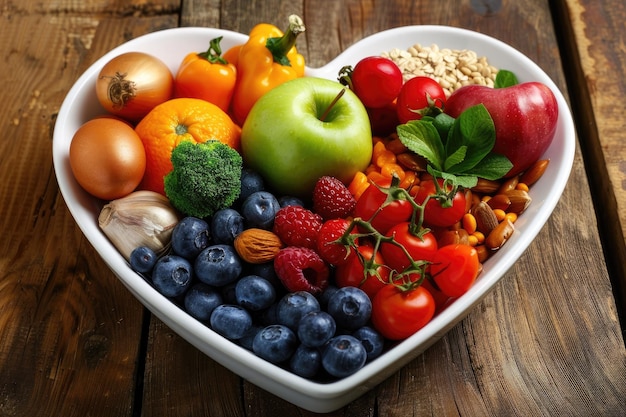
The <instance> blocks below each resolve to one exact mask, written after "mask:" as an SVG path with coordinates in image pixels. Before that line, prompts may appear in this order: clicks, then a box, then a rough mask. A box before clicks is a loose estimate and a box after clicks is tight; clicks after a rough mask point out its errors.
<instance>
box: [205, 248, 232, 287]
mask: <svg viewBox="0 0 626 417" xmlns="http://www.w3.org/2000/svg"><path fill="white" fill-rule="evenodd" d="M242 269H243V266H242V262H241V259H240V258H239V255H237V252H235V248H233V247H232V246H230V245H211V246H209V247H208V248H206V249H204V250H203V251H202V252H200V254H199V255H198V257H197V258H196V261H195V263H194V270H195V273H196V276H197V277H198V279H199V280H200V281H202V282H204V283H205V284H209V285H213V286H215V287H221V286H223V285H226V284H229V283H231V282H234V281H235V280H237V278H239V275H240V274H241V271H242Z"/></svg>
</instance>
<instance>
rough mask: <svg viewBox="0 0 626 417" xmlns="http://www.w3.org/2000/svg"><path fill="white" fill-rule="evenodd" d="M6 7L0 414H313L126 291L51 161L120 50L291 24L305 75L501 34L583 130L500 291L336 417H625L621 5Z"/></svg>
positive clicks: (22, 1)
mask: <svg viewBox="0 0 626 417" xmlns="http://www.w3.org/2000/svg"><path fill="white" fill-rule="evenodd" d="M0 4H1V7H0V17H1V19H2V21H1V23H0V57H1V58H2V62H3V64H2V66H1V68H0V74H1V77H0V80H1V85H2V89H1V93H0V94H1V97H2V100H0V106H1V111H0V126H2V133H3V134H2V138H1V139H0V177H1V178H2V182H1V183H0V195H1V196H2V198H1V203H0V204H1V205H0V213H2V216H1V218H0V222H1V225H2V228H1V230H2V231H3V234H4V236H5V237H4V239H3V241H2V242H3V243H2V244H1V245H0V271H2V272H1V273H0V416H164V415H167V416H179V415H180V416H200V415H203V416H243V415H246V416H262V415H263V416H264V415H272V416H276V415H283V416H291V415H312V413H310V412H307V411H306V410H301V409H298V408H297V407H295V406H293V405H291V404H290V403H288V402H286V401H283V400H281V399H279V398H277V397H274V396H273V395H271V394H268V393H267V392H266V391H264V390H263V389H262V388H259V387H257V386H254V385H252V384H250V383H249V382H246V381H245V380H242V379H241V378H240V377H238V376H237V375H235V374H233V373H231V372H229V371H228V370H226V369H225V368H223V367H222V366H221V365H219V364H217V363H215V362H214V361H212V360H211V359H209V358H207V357H206V356H204V355H203V354H201V353H199V352H198V351H197V350H196V349H195V348H193V347H191V346H190V345H189V344H188V343H187V342H185V341H184V340H182V339H181V338H180V337H179V336H177V335H176V334H175V333H174V332H172V331H171V330H170V329H169V328H167V327H166V326H164V325H163V324H162V323H161V322H160V321H159V320H157V319H155V318H154V317H152V316H151V314H149V313H148V312H147V311H146V310H145V309H144V308H143V307H142V305H141V304H140V303H139V302H138V301H137V300H136V299H134V298H133V296H132V295H131V294H130V293H129V292H128V291H127V290H126V289H125V288H124V287H123V286H122V285H121V284H120V283H119V282H118V281H117V279H116V278H115V277H114V276H113V275H112V273H110V271H109V270H108V269H107V268H106V267H105V265H104V263H103V262H102V261H101V260H100V259H99V258H98V256H97V255H96V252H95V251H94V249H93V248H92V247H90V245H89V244H88V243H87V241H86V240H85V239H84V237H83V236H82V234H81V232H80V230H79V229H78V227H77V226H76V224H75V223H74V221H73V219H72V217H71V216H70V214H69V212H68V210H67V208H66V206H65V203H64V201H63V198H62V196H61V195H60V193H59V190H58V187H57V183H56V181H55V176H54V171H53V166H52V152H51V140H52V129H53V126H54V123H55V117H56V114H57V112H58V110H59V106H60V104H61V102H62V101H63V98H64V96H65V94H66V93H67V91H68V89H69V88H70V86H71V85H72V83H73V82H74V81H75V80H76V79H77V77H78V76H79V75H80V74H81V73H82V71H84V70H85V69H86V68H87V67H88V66H89V65H90V64H91V63H92V62H94V61H95V60H96V59H97V58H98V57H100V56H101V55H102V54H104V53H105V52H106V51H107V50H109V49H111V48H112V47H114V46H116V45H118V44H120V43H122V42H124V41H126V40H129V39H131V38H133V37H136V36H138V35H141V34H144V33H148V32H153V31H156V30H160V29H164V28H170V27H176V26H213V27H221V28H226V29H232V30H235V31H239V32H244V33H246V32H248V31H249V30H250V28H251V27H252V26H253V25H254V24H256V23H259V22H263V21H265V22H270V23H274V24H278V25H280V24H282V22H285V21H286V17H287V15H289V14H291V13H296V14H299V15H300V16H303V17H304V20H305V23H306V25H307V32H306V34H305V36H304V37H303V39H302V40H300V41H299V44H298V46H299V49H300V51H301V52H303V53H304V55H305V57H306V59H307V62H308V65H310V66H314V67H315V66H320V65H322V64H324V63H325V62H327V61H328V60H330V59H331V58H333V57H334V56H336V55H337V54H338V53H340V52H341V51H342V50H343V49H345V48H346V47H348V46H349V45H351V44H352V43H354V42H355V41H357V40H359V39H361V38H363V37H364V36H366V35H370V34H372V33H374V32H377V31H380V30H383V29H387V28H391V27H396V26H402V25H415V24H443V25H451V26H458V27H464V28H468V29H472V30H476V31H479V32H483V33H486V34H489V35H491V36H494V37H496V38H499V39H501V40H503V41H506V42H507V43H509V44H511V45H512V46H513V47H515V48H517V49H519V50H520V51H522V52H523V53H525V54H526V55H528V56H529V57H530V58H531V59H533V60H534V61H536V62H537V63H538V64H539V65H540V66H541V67H542V68H543V69H544V70H545V71H546V72H547V73H548V74H549V75H550V76H551V77H552V78H553V79H554V81H555V82H556V83H557V85H558V86H559V87H560V88H561V90H562V91H563V93H564V94H565V95H566V97H568V100H569V102H570V104H571V108H572V111H573V114H574V117H575V120H576V124H577V129H578V145H579V146H578V149H577V153H576V158H575V161H574V166H573V170H572V173H571V177H570V180H569V183H568V186H567V187H566V189H565V192H564V194H563V197H562V199H561V201H560V203H559V204H558V206H557V208H556V210H555V211H554V214H553V215H552V217H551V218H550V220H549V221H548V223H547V224H546V226H545V227H544V229H543V230H542V231H541V233H540V234H539V236H538V238H537V239H536V241H535V242H534V243H533V244H532V245H531V246H530V248H529V249H528V250H527V251H526V253H525V254H524V255H523V256H522V258H521V259H520V260H519V261H518V262H517V263H516V264H515V266H514V267H513V268H512V269H511V270H510V271H509V272H508V273H507V275H506V276H505V277H504V279H502V280H501V282H500V283H499V284H498V285H497V287H496V288H495V290H494V291H493V292H492V293H490V294H489V295H488V296H487V297H486V298H485V299H484V300H483V301H482V302H481V303H480V305H479V306H478V307H477V308H476V309H475V310H473V311H472V313H471V314H470V315H469V316H468V317H467V318H466V319H465V320H463V321H462V322H460V323H459V324H458V325H457V326H456V327H454V328H453V329H452V331H450V332H449V333H448V334H447V335H445V336H444V337H443V338H442V339H441V340H440V341H439V342H438V343H436V344H435V345H433V346H432V347H431V348H430V349H428V350H427V351H426V352H425V353H424V354H423V355H421V356H420V357H418V358H417V359H415V360H414V361H413V362H411V363H409V364H408V365H407V366H405V367H404V368H403V369H402V370H400V371H399V372H397V373H396V374H394V375H393V376H392V377H390V378H389V379H388V380H386V381H384V382H383V383H382V384H380V385H379V386H378V387H376V388H375V389H373V390H371V391H370V392H369V393H367V394H366V395H364V396H363V397H361V398H359V399H357V400H356V401H354V402H353V403H351V404H349V405H348V406H346V407H345V408H344V409H341V410H338V411H337V412H335V413H332V415H336V416H340V415H345V416H407V415H438V416H439V415H471V416H483V415H494V416H504V415H507V416H508V415H523V416H540V415H544V416H553V415H564V416H618V415H626V354H625V353H626V350H625V347H624V338H623V336H624V323H626V322H625V321H624V306H626V303H625V299H626V297H625V296H624V294H625V288H626V283H625V277H626V269H625V265H626V250H625V240H624V236H625V235H626V234H625V232H626V193H625V192H624V190H625V189H626V179H625V176H626V145H625V143H626V142H624V140H623V138H624V133H623V131H624V127H625V125H624V117H623V112H624V110H623V98H624V96H625V94H626V81H625V78H626V52H625V51H626V43H625V42H626V41H625V37H626V31H625V29H624V25H623V22H624V21H625V20H626V8H625V6H624V2H623V1H622V0H599V1H596V0H554V1H550V2H548V1H546V0H519V1H497V0H489V1H474V0H467V1H460V0H456V1H455V0H450V1H440V2H437V1H415V0H413V1H410V0H404V1H402V0H396V1H393V0H389V1H384V2H382V1H381V2H372V1H365V0H361V1H359V0H349V1H344V2H341V1H309V2H305V1H294V0H291V1H279V0H266V1H263V2H241V1H218V0H207V1H204V2H201V1H193V0H186V1H182V2H181V1H174V0H129V1H123V2H122V1H107V0H99V1H96V0H86V1H82V2H76V1H70V0H58V1H50V2H41V1H34V0H2V2H1V3H0ZM620 316H621V320H620ZM620 323H621V324H620Z"/></svg>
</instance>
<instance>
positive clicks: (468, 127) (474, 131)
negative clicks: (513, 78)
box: [446, 104, 496, 174]
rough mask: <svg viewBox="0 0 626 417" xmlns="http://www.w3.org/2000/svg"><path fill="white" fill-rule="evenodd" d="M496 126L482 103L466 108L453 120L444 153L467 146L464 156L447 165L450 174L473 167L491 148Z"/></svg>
mask: <svg viewBox="0 0 626 417" xmlns="http://www.w3.org/2000/svg"><path fill="white" fill-rule="evenodd" d="M495 143H496V128H495V126H494V124H493V119H492V118H491V115H490V114H489V112H488V111H487V109H486V108H485V106H484V105H482V104H478V105H476V106H472V107H470V108H468V109H466V110H465V111H464V112H463V113H461V114H460V115H459V117H458V118H457V119H456V120H455V122H454V124H453V126H452V130H451V131H450V134H449V135H448V140H447V142H446V155H453V154H455V153H456V152H457V150H458V149H459V148H461V147H462V146H465V147H466V148H467V151H466V156H465V159H464V160H463V161H460V162H459V163H457V164H456V165H454V166H450V167H447V169H448V171H449V172H450V173H452V174H460V173H463V172H465V171H467V170H469V169H471V168H473V167H474V166H475V165H476V164H477V163H478V162H480V160H481V159H483V158H484V157H485V156H486V155H487V154H488V153H489V152H490V151H491V149H493V146H494V144H495Z"/></svg>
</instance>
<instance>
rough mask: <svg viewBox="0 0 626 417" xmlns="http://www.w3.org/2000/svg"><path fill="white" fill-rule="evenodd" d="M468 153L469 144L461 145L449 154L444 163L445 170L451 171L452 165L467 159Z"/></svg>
mask: <svg viewBox="0 0 626 417" xmlns="http://www.w3.org/2000/svg"><path fill="white" fill-rule="evenodd" d="M466 155H467V146H461V147H459V148H458V149H457V150H456V151H454V153H453V154H452V155H449V156H448V157H447V158H446V160H445V161H444V163H443V169H444V171H448V172H450V170H451V169H452V167H454V166H455V165H458V164H460V163H461V162H463V161H464V160H465V156H466Z"/></svg>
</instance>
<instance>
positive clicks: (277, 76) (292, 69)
mask: <svg viewBox="0 0 626 417" xmlns="http://www.w3.org/2000/svg"><path fill="white" fill-rule="evenodd" d="M304 29H305V28H304V24H303V23H302V19H300V18H299V17H298V16H295V15H292V16H289V27H288V29H287V32H286V33H284V34H283V32H282V31H281V30H280V29H278V28H277V27H276V26H274V25H270V24H267V23H261V24H259V25H257V26H255V27H254V28H253V29H252V30H251V31H250V37H249V38H248V41H247V42H246V43H244V44H243V45H242V46H241V49H240V51H239V57H238V59H237V61H238V62H237V85H236V86H235V92H234V94H233V100H232V113H233V115H234V117H235V121H237V122H238V123H239V125H240V126H241V125H243V122H244V121H245V120H246V117H247V116H248V113H249V112H250V109H251V108H252V106H253V105H254V103H256V101H257V100H258V99H259V98H260V97H261V96H262V95H263V94H265V93H267V92H268V91H269V90H271V89H272V88H274V87H276V86H278V85H280V84H282V83H284V82H286V81H289V80H292V79H294V78H298V77H302V76H304V57H303V56H302V55H301V54H299V53H298V51H297V50H296V47H295V44H296V38H297V37H298V35H299V34H300V33H302V32H304Z"/></svg>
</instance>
